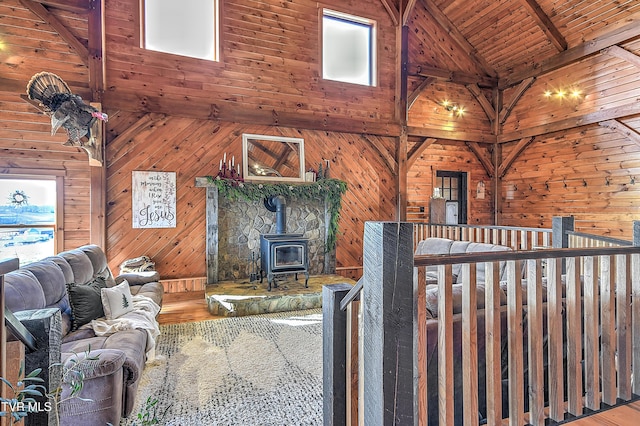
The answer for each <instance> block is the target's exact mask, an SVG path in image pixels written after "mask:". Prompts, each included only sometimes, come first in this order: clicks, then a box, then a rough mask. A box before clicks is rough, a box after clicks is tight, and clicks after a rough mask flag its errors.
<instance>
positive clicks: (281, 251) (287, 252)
mask: <svg viewBox="0 0 640 426" xmlns="http://www.w3.org/2000/svg"><path fill="white" fill-rule="evenodd" d="M307 243H308V239H307V238H303V237H302V234H262V235H260V259H261V260H260V268H261V270H260V282H261V283H262V280H263V278H264V276H265V275H264V274H266V277H267V284H268V286H267V290H269V291H271V286H272V285H273V287H278V284H277V282H276V280H275V276H276V275H278V274H295V279H296V280H297V279H298V273H304V276H305V281H304V286H305V287H308V285H309V258H308V256H307Z"/></svg>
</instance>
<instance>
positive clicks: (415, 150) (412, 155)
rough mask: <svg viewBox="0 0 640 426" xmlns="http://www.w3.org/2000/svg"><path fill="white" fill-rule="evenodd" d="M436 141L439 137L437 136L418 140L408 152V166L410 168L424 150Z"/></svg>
mask: <svg viewBox="0 0 640 426" xmlns="http://www.w3.org/2000/svg"><path fill="white" fill-rule="evenodd" d="M436 142H438V139H435V138H424V139H422V140H421V141H420V142H416V143H415V144H414V145H413V146H412V147H411V149H410V150H409V152H407V168H408V169H410V168H411V166H413V163H415V162H416V160H417V159H418V158H420V155H421V154H422V153H423V152H424V150H425V149H427V148H428V147H429V146H431V145H432V144H434V143H436Z"/></svg>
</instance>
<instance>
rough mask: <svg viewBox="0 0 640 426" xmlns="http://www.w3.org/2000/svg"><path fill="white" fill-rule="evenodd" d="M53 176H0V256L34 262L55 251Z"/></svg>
mask: <svg viewBox="0 0 640 426" xmlns="http://www.w3.org/2000/svg"><path fill="white" fill-rule="evenodd" d="M56 186H57V184H56V180H54V179H19V178H10V179H7V178H0V259H3V258H15V257H17V258H18V259H20V264H21V265H24V264H27V263H31V262H35V261H37V260H40V259H43V258H45V257H47V256H52V255H54V254H55V250H56V247H55V238H54V236H55V230H56V203H57V197H56V193H57V188H56Z"/></svg>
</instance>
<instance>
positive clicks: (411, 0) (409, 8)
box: [400, 0, 417, 25]
mask: <svg viewBox="0 0 640 426" xmlns="http://www.w3.org/2000/svg"><path fill="white" fill-rule="evenodd" d="M400 2H401V3H403V2H404V0H400ZM416 3H417V0H408V1H407V4H406V5H405V7H404V10H402V9H401V11H402V25H407V22H408V21H409V15H411V13H412V12H413V8H414V7H416Z"/></svg>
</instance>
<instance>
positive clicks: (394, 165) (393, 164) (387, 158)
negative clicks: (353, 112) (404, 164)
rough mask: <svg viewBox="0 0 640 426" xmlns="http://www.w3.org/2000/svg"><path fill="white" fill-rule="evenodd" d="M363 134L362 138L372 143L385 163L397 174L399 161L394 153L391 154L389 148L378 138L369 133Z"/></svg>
mask: <svg viewBox="0 0 640 426" xmlns="http://www.w3.org/2000/svg"><path fill="white" fill-rule="evenodd" d="M361 136H362V139H364V140H365V141H367V142H368V143H369V145H371V146H372V147H373V148H374V149H375V150H376V151H377V152H378V155H380V157H381V158H382V160H383V161H384V163H385V164H386V165H387V167H388V168H389V171H390V172H391V173H393V174H396V173H397V170H398V162H397V161H396V159H395V157H394V156H393V155H392V154H389V151H387V148H385V146H384V145H382V144H381V143H380V141H379V140H378V139H377V138H371V137H369V135H364V134H363V135H361Z"/></svg>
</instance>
